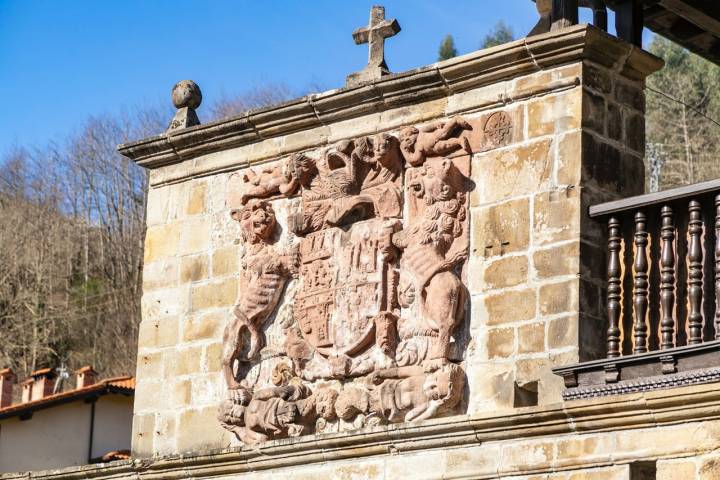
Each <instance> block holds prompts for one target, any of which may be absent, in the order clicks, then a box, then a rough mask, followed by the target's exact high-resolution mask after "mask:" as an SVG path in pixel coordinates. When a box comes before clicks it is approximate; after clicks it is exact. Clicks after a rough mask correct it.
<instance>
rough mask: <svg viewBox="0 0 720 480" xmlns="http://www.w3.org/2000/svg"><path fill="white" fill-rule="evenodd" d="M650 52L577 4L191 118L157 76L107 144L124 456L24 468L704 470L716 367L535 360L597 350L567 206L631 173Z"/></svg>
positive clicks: (216, 472)
mask: <svg viewBox="0 0 720 480" xmlns="http://www.w3.org/2000/svg"><path fill="white" fill-rule="evenodd" d="M660 67H661V61H660V60H659V59H657V58H655V57H653V56H651V55H650V54H648V53H646V52H644V51H642V50H641V49H639V48H637V47H634V46H632V45H630V44H628V43H625V42H623V41H622V40H618V39H616V38H614V37H611V36H609V35H607V34H606V33H604V32H602V31H600V30H599V29H597V28H595V27H592V26H587V25H578V26H572V27H569V28H564V29H559V30H556V31H553V32H549V33H545V34H540V35H535V36H532V37H528V38H525V39H521V40H518V41H515V42H512V43H508V44H505V45H501V46H498V47H494V48H491V49H486V50H481V51H477V52H473V53H471V54H468V55H463V56H460V57H457V58H454V59H451V60H447V61H443V62H440V63H437V64H434V65H430V66H428V67H424V68H421V69H418V70H414V71H410V72H406V73H400V74H394V75H380V77H379V78H376V79H369V80H367V81H365V82H360V83H359V84H356V85H352V86H348V87H346V88H343V89H340V90H332V91H329V92H325V93H321V94H316V95H311V96H309V97H304V98H301V99H298V100H294V101H290V102H287V103H285V104H282V105H278V106H275V107H271V108H266V109H261V110H258V111H252V112H249V113H247V114H245V115H243V116H241V117H237V118H233V119H229V120H224V121H220V122H216V123H211V124H207V125H193V123H196V121H195V120H194V117H193V115H194V112H193V111H192V109H193V106H192V105H189V104H188V102H187V101H185V102H183V99H182V98H181V99H179V101H178V102H177V103H176V105H177V106H179V107H180V108H181V109H186V110H185V111H181V112H180V115H179V117H180V118H179V120H178V121H177V122H175V121H174V122H173V124H174V125H175V127H178V126H179V128H171V130H169V131H168V132H167V133H166V134H164V135H160V136H158V137H153V138H149V139H146V140H142V141H139V142H135V143H132V144H127V145H123V146H121V147H120V151H121V152H122V153H123V154H124V155H127V156H129V157H131V158H133V159H135V160H136V161H137V163H138V164H140V165H142V166H144V167H146V168H148V169H150V192H149V203H148V213H147V225H148V230H147V237H146V249H145V267H144V296H143V305H142V308H143V322H142V325H141V329H140V350H139V352H138V370H137V387H136V394H135V414H134V421H133V457H134V460H133V461H128V462H117V463H113V464H108V465H104V466H97V467H81V468H78V469H74V470H66V471H63V472H54V473H53V472H51V473H47V474H41V475H39V477H38V478H40V477H42V478H45V477H48V478H49V477H62V478H126V477H131V476H132V477H136V476H139V477H140V478H210V477H215V478H249V479H250V478H251V479H264V478H295V479H304V478H308V479H310V478H373V479H374V478H382V479H392V478H408V477H412V478H417V479H420V478H513V479H524V480H530V479H537V480H539V479H543V480H551V479H552V480H560V479H562V480H571V479H572V480H581V479H608V480H612V479H618V480H619V479H633V480H636V479H645V478H658V479H665V480H669V479H675V478H677V479H681V478H682V479H685V478H688V479H689V478H702V479H712V478H720V477H719V476H718V475H719V474H718V468H719V467H718V464H720V456H718V455H717V449H718V447H720V420H718V418H717V417H718V412H720V409H719V408H718V407H719V406H720V393H718V391H717V388H716V386H714V385H712V384H708V385H694V386H684V387H679V388H675V389H667V390H656V391H647V392H640V393H632V394H625V395H619V396H613V397H601V398H591V399H579V400H572V401H563V398H562V393H563V390H564V388H565V386H564V385H563V378H561V376H559V375H557V374H555V373H553V370H552V369H553V368H557V367H563V366H566V365H568V364H574V363H577V362H586V361H592V360H596V359H600V358H602V357H603V356H604V355H605V353H606V350H605V341H606V333H605V332H606V330H607V328H608V320H607V318H608V317H607V312H606V307H605V300H604V299H605V296H606V286H605V285H606V284H605V280H604V278H605V270H606V267H605V262H606V242H607V235H606V232H605V225H604V224H601V223H598V222H596V221H594V220H592V219H590V218H589V217H588V215H587V211H588V208H589V207H590V206H591V205H595V204H598V203H602V202H607V201H610V200H616V199H620V198H624V197H628V196H632V195H637V194H640V193H642V190H643V183H644V180H643V174H644V168H643V160H642V158H643V150H644V93H643V87H644V79H645V78H646V76H647V75H649V74H651V73H652V72H654V71H656V70H657V69H659V68H660ZM188 88H190V90H192V88H194V87H193V86H192V85H190V86H189V87H188ZM197 93H199V92H195V93H194V92H192V91H189V93H187V95H186V97H187V98H191V97H193V95H197ZM195 103H197V102H195ZM195 106H197V105H195ZM195 118H196V117H195ZM177 119H178V117H176V120H177ZM183 127H185V128H183ZM388 152H390V153H388ZM393 152H395V153H393ZM357 172H362V173H360V174H358V173H357ZM303 175H305V176H303ZM377 179H380V180H377ZM438 232H439V233H438ZM433 235H435V236H433ZM426 237H427V238H426ZM428 238H429V239H430V240H427V239H428ZM323 242H324V243H323ZM318 245H320V246H321V247H322V246H323V245H325V246H327V245H332V247H330V248H325V249H324V250H323V248H324V247H323V248H320V247H317V246H318ZM439 245H440V246H439ZM423 248H426V250H423ZM325 250H328V251H329V255H327V254H326V253H324V251H325ZM359 252H360V253H359ZM368 252H370V253H368ZM425 259H433V262H435V263H432V265H435V264H438V265H441V266H437V267H436V266H432V267H427V266H422V265H425V264H424V263H423V261H424V260H425ZM427 261H428V262H429V261H430V260H427ZM371 264H372V266H370V265H371ZM419 265H420V266H419ZM327 271H330V272H331V274H330V275H331V276H333V278H334V279H335V280H334V281H336V282H338V283H333V284H332V287H327V285H326V286H325V287H322V288H320V287H318V288H317V289H313V288H310V286H312V285H315V286H317V285H320V283H321V282H322V279H323V278H325V276H327ZM378 272H380V273H378ZM376 274H377V275H378V276H375V275H376ZM439 275H443V277H442V281H437V282H436V283H433V282H434V281H435V280H434V279H435V278H438V276H439ZM396 277H397V278H396ZM359 285H360V286H359ZM413 288H414V289H413ZM327 291H331V292H332V294H331V295H330V297H331V298H329V299H328V298H325V297H323V298H324V300H323V299H322V298H321V299H320V300H318V299H317V298H316V297H314V296H313V295H319V294H318V292H320V293H323V292H327ZM313 302H314V303H313ZM452 302H456V303H457V308H454V309H448V308H445V307H446V306H447V305H448V304H450V303H452ZM328 305H329V307H328ZM320 306H322V308H321V307H320ZM323 309H324V310H323ZM319 311H322V312H323V313H322V314H319V313H318V312H319ZM298 312H302V314H299V313H298ZM413 322H415V323H413ZM229 325H231V327H229ZM323 329H328V330H327V331H325V330H323ZM328 332H330V333H328ZM218 417H219V418H218ZM2 478H15V477H12V476H9V477H2ZM17 478H20V477H17ZM23 478H24V477H23Z"/></svg>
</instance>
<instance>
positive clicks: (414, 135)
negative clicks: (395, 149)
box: [400, 117, 472, 167]
mask: <svg viewBox="0 0 720 480" xmlns="http://www.w3.org/2000/svg"><path fill="white" fill-rule="evenodd" d="M461 130H472V127H471V126H470V124H469V123H468V122H466V121H465V120H464V119H463V118H461V117H453V118H451V119H450V120H445V121H440V122H436V123H432V124H430V125H426V126H424V127H419V128H418V127H405V128H403V129H402V130H400V150H401V151H402V153H403V156H404V157H405V160H406V161H407V162H408V163H409V164H410V165H411V166H413V167H418V166H420V165H422V164H423V163H424V162H425V159H426V158H428V157H439V156H444V155H449V154H451V153H453V152H455V151H457V150H460V149H465V150H466V151H467V152H468V153H469V152H470V145H469V143H468V140H467V138H465V137H460V138H452V135H455V134H457V132H458V131H461Z"/></svg>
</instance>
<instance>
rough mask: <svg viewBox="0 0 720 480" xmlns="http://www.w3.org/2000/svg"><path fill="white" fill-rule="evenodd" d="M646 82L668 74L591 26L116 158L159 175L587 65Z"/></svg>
mask: <svg viewBox="0 0 720 480" xmlns="http://www.w3.org/2000/svg"><path fill="white" fill-rule="evenodd" d="M586 59H587V60H590V61H592V62H595V63H599V64H601V65H604V66H607V67H612V68H614V69H615V70H616V71H618V72H619V73H620V74H621V75H624V76H626V77H628V78H629V79H632V80H642V79H644V78H645V77H646V76H647V75H649V74H650V73H652V72H654V71H656V70H658V69H659V68H660V67H661V66H662V61H661V60H660V59H658V58H657V57H654V56H653V55H651V54H649V53H647V52H645V51H643V50H641V49H638V48H636V47H633V46H632V45H630V44H628V43H626V42H623V41H621V40H618V39H617V38H615V37H612V36H610V35H608V34H606V33H605V32H603V31H601V30H599V29H597V28H595V27H593V26H590V25H576V26H573V27H571V28H567V29H563V30H559V31H556V32H550V33H547V34H542V35H537V36H533V37H528V38H523V39H520V40H517V41H515V42H511V43H507V44H504V45H499V46H497V47H493V48H489V49H485V50H478V51H476V52H472V53H469V54H467V55H462V56H460V57H455V58H452V59H450V60H446V61H443V62H440V63H436V64H433V65H430V66H427V67H423V68H419V69H416V70H411V71H408V72H403V73H398V74H394V75H389V76H387V77H383V78H382V79H380V80H376V81H373V82H370V83H366V84H363V85H360V86H357V87H352V88H343V89H339V90H330V91H327V92H323V93H319V94H314V95H309V96H306V97H302V98H298V99H295V100H291V101H289V102H286V103H282V104H279V105H274V106H271V107H267V108H262V109H258V110H252V111H250V112H247V113H245V114H243V115H240V116H237V117H234V118H230V119H226V120H220V121H216V122H212V123H207V124H204V125H198V126H195V127H190V128H186V129H181V130H177V131H174V132H171V133H166V134H162V135H158V136H155V137H150V138H146V139H144V140H140V141H137V142H132V143H126V144H122V145H120V146H119V147H118V150H119V151H120V153H121V154H123V155H124V156H126V157H128V158H130V159H132V160H134V161H135V162H136V163H137V164H138V165H141V166H143V167H146V168H149V169H153V168H157V167H161V166H164V165H170V164H174V163H179V162H182V161H184V160H187V159H191V158H195V157H197V156H200V155H204V154H207V153H212V152H218V151H222V150H227V149H229V148H233V147H238V146H242V145H248V144H251V143H255V142H259V141H262V140H265V139H268V138H273V137H278V136H282V135H287V134H289V133H294V132H299V131H303V130H308V129H312V128H316V127H321V126H327V125H329V124H332V123H334V122H337V121H340V120H347V119H351V118H357V117H360V116H362V115H367V114H369V113H374V112H381V111H384V110H389V109H393V108H397V107H401V106H404V105H408V104H417V103H420V102H424V101H429V100H433V99H437V98H442V97H448V96H451V95H453V94H455V93H459V92H462V91H465V90H468V89H472V88H478V87H481V86H484V85H489V84H493V83H496V82H500V81H504V80H510V79H513V78H517V77H518V76H521V75H526V74H530V73H533V72H537V71H540V70H543V69H546V68H549V67H553V66H559V65H563V64H567V63H571V62H577V61H581V60H586Z"/></svg>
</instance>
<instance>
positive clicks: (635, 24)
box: [615, 0, 643, 47]
mask: <svg viewBox="0 0 720 480" xmlns="http://www.w3.org/2000/svg"><path fill="white" fill-rule="evenodd" d="M615 30H616V31H617V36H618V37H619V38H622V39H623V40H625V41H626V42H630V43H632V44H633V45H636V46H638V47H642V30H643V6H642V2H641V1H640V0H622V1H620V2H618V3H617V4H616V7H615Z"/></svg>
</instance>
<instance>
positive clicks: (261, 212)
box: [230, 199, 277, 243]
mask: <svg viewBox="0 0 720 480" xmlns="http://www.w3.org/2000/svg"><path fill="white" fill-rule="evenodd" d="M230 214H231V216H232V218H233V219H234V220H236V221H238V222H240V228H241V230H240V235H241V237H242V240H243V241H244V242H249V243H258V242H269V241H270V239H271V238H272V236H273V234H274V233H275V226H276V224H277V222H276V220H275V212H274V211H273V208H272V205H270V203H268V202H265V201H263V200H257V199H252V200H250V201H249V202H248V203H247V205H245V206H244V207H243V208H241V209H236V210H233V211H232V212H231V213H230Z"/></svg>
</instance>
